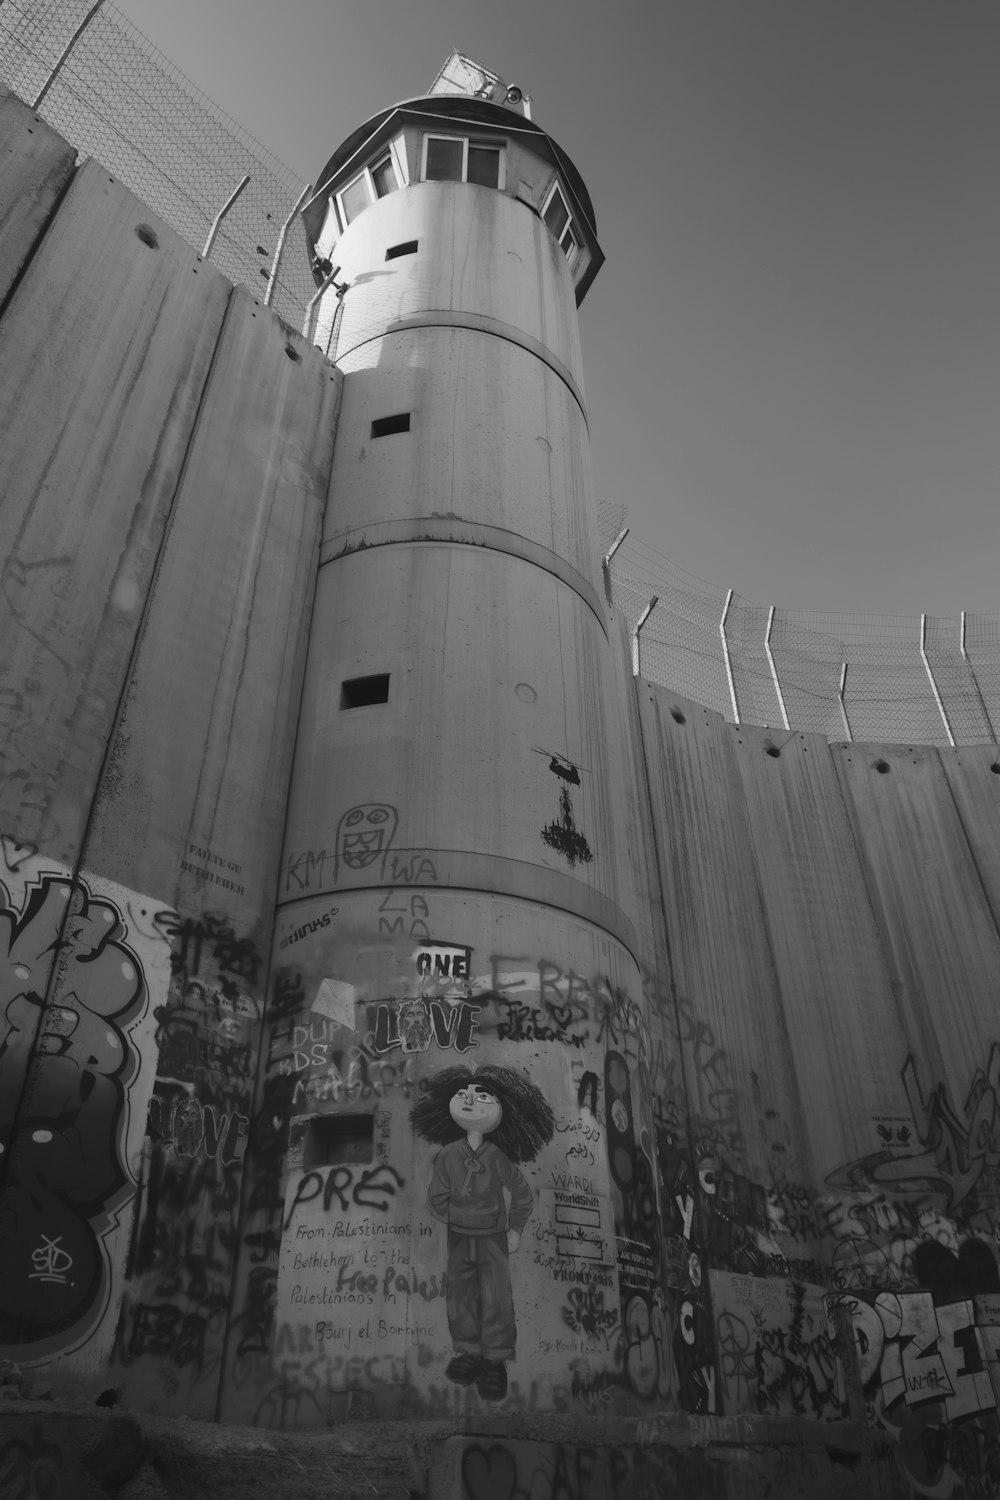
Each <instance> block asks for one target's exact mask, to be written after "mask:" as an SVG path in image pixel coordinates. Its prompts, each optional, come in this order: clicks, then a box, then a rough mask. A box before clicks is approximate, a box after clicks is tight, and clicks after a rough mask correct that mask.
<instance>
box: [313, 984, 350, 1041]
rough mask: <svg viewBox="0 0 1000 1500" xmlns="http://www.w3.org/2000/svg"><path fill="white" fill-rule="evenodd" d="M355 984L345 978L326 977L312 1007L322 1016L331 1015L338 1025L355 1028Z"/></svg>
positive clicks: (331, 1018)
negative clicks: (349, 982)
mask: <svg viewBox="0 0 1000 1500" xmlns="http://www.w3.org/2000/svg"><path fill="white" fill-rule="evenodd" d="M354 998H355V994H354V986H353V984H348V983H347V982H346V980H343V979H324V980H323V981H322V982H321V983H320V987H319V989H318V990H317V991H316V998H315V1000H314V1001H313V1003H312V1009H313V1010H314V1011H315V1012H316V1013H317V1015H321V1016H329V1018H330V1020H331V1021H335V1022H336V1024H337V1025H338V1026H346V1027H347V1029H348V1030H349V1031H353V1030H354Z"/></svg>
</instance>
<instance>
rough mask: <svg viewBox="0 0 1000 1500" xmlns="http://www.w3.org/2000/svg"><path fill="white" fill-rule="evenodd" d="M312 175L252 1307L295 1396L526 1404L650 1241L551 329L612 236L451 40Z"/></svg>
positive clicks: (620, 877) (615, 1313) (607, 773)
mask: <svg viewBox="0 0 1000 1500" xmlns="http://www.w3.org/2000/svg"><path fill="white" fill-rule="evenodd" d="M321 183H322V188H321V192H320V194H319V195H317V197H316V199H315V200H314V202H313V204H312V205H311V207H310V208H309V209H308V210H307V214H306V220H307V225H308V228H309V231H310V238H311V241H312V243H313V246H314V250H315V256H316V261H315V265H316V268H317V278H318V280H319V283H320V285H321V286H322V285H323V283H324V282H325V283H326V284H327V285H326V290H325V292H324V293H323V295H322V299H321V302H320V304H319V311H318V319H317V339H318V341H319V342H320V343H321V344H323V345H327V346H328V347H329V348H330V351H331V354H332V355H333V356H334V357H335V359H336V361H337V364H338V365H339V367H340V369H341V370H342V371H343V372H344V373H345V377H346V378H345V384H344V392H343V405H342V410H341V416H340V420H339V426H338V433H337V440H336V450H335V457H334V465H333V473H332V483H331V491H330V503H329V505H328V509H327V520H326V527H325V532H324V535H323V541H322V549H321V556H320V568H319V578H318V586H317V593H316V602H315V611H314V616H313V624H312V634H311V643H310V649H309V656H308V664H307V668H306V678H305V688H304V697H303V707H302V713H301V719H300V724H299V732H298V743H297V751H296V758H295V767H294V773H293V777H292V786H291V796H290V810H289V816H288V823H287V835H286V845H285V851H284V855H283V861H282V871H281V880H280V891H279V916H278V923H277V928H276V940H275V941H276V949H275V968H274V970H273V983H274V1004H275V1007H276V1014H277V1015H278V1016H279V1017H280V1016H281V1015H284V1016H287V1018H288V1019H287V1025H286V1026H285V1027H284V1029H283V1030H281V1029H280V1027H279V1029H278V1031H277V1032H276V1033H275V1032H272V1038H271V1043H270V1047H269V1055H268V1062H267V1071H266V1076H265V1080H264V1087H265V1089H266V1088H267V1087H268V1086H269V1081H270V1086H271V1087H272V1088H274V1087H278V1086H280V1087H282V1088H283V1089H284V1090H285V1095H284V1098H285V1102H286V1104H287V1106H288V1108H289V1112H290V1115H291V1117H292V1129H291V1142H292V1144H291V1149H290V1156H289V1171H288V1174H287V1182H286V1188H285V1195H284V1213H283V1219H282V1225H283V1228H282V1238H281V1250H280V1269H279V1274H278V1286H277V1312H278V1323H279V1327H281V1326H287V1327H289V1328H291V1329H293V1330H294V1329H297V1328H301V1329H304V1330H306V1332H305V1333H302V1334H301V1338H302V1340H304V1342H303V1343H302V1344H301V1346H300V1344H298V1343H296V1342H295V1340H296V1339H297V1338H298V1337H299V1335H298V1334H294V1333H293V1334H290V1335H289V1338H290V1339H291V1341H292V1346H293V1347H294V1348H295V1349H300V1347H301V1348H302V1349H307V1350H308V1359H309V1361H310V1362H311V1364H310V1368H311V1371H312V1377H311V1378H312V1380H313V1387H314V1388H315V1385H316V1379H317V1377H316V1371H317V1370H319V1371H320V1373H321V1377H322V1378H321V1379H319V1389H320V1392H321V1394H319V1395H317V1396H316V1397H315V1401H316V1411H315V1416H314V1420H316V1421H317V1422H322V1421H327V1420H329V1419H330V1418H331V1417H335V1416H336V1415H337V1413H338V1412H339V1411H342V1410H343V1407H344V1404H345V1402H349V1401H350V1400H352V1399H353V1400H355V1401H356V1400H357V1399H359V1398H360V1395H361V1394H363V1395H364V1400H365V1402H366V1404H367V1406H368V1408H369V1409H371V1410H374V1411H377V1412H379V1413H380V1414H394V1413H395V1414H419V1413H428V1414H434V1413H443V1412H447V1411H451V1410H457V1409H460V1407H461V1405H462V1403H465V1402H469V1401H475V1400H480V1401H483V1402H486V1403H489V1402H498V1401H501V1400H507V1401H510V1402H514V1403H515V1405H520V1406H522V1407H523V1406H525V1405H527V1404H528V1403H529V1393H530V1403H531V1405H532V1406H533V1408H540V1409H545V1408H549V1409H552V1408H554V1407H555V1406H557V1405H558V1404H559V1403H560V1401H565V1398H566V1394H567V1393H568V1390H569V1386H570V1382H571V1378H572V1377H571V1371H572V1370H573V1369H575V1368H578V1367H579V1365H580V1361H581V1360H583V1363H584V1364H585V1366H586V1369H587V1371H588V1375H587V1378H588V1379H589V1378H593V1379H594V1380H598V1381H599V1380H600V1376H601V1361H602V1359H605V1361H606V1363H607V1366H608V1371H609V1372H610V1371H611V1369H612V1366H613V1359H614V1348H613V1345H614V1341H613V1340H609V1341H606V1347H605V1349H604V1353H603V1354H602V1353H601V1352H600V1344H599V1343H598V1344H595V1342H594V1340H593V1339H584V1338H583V1337H582V1332H581V1337H580V1338H579V1339H577V1338H576V1337H574V1334H573V1318H574V1314H573V1308H574V1307H577V1306H579V1307H581V1308H582V1307H583V1306H590V1307H599V1308H601V1309H602V1310H603V1315H604V1316H606V1317H607V1318H608V1320H609V1322H608V1326H609V1327H610V1326H611V1325H612V1323H613V1324H614V1325H615V1326H617V1324H618V1321H619V1317H620V1316H621V1304H622V1303H623V1301H624V1299H627V1298H628V1297H630V1296H631V1295H632V1294H634V1293H635V1292H637V1291H638V1292H640V1293H641V1292H642V1291H643V1290H644V1289H647V1288H649V1287H650V1286H651V1285H652V1283H653V1280H654V1275H655V1270H656V1256H657V1250H656V1244H657V1236H656V1227H655V1225H656V1213H655V1192H654V1189H653V1173H652V1161H651V1156H652V1153H651V1149H650V1140H651V1132H650V1129H649V1121H648V1120H647V1119H646V1118H645V1115H644V1110H645V1109H647V1108H648V1101H647V1103H646V1104H643V1103H642V1102H641V1098H642V1096H643V1091H642V1090H640V1089H639V1088H638V1086H637V1084H638V1079H637V1071H638V1069H639V1068H641V1067H642V1065H643V1062H644V1058H643V1048H644V1037H645V1023H644V1019H643V996H642V985H641V980H640V971H639V966H638V963H637V958H636V938H635V932H634V928H633V923H632V920H631V917H630V911H629V908H630V906H631V904H632V903H631V897H630V896H629V878H630V877H629V874H628V869H629V860H630V852H629V850H628V849H627V848H626V847H624V843H625V829H626V827H627V818H626V815H625V812H624V801H625V788H624V785H623V778H622V775H621V767H622V757H623V754H624V752H623V750H622V748H621V739H620V736H622V734H623V729H622V726H621V725H620V723H619V716H618V714H617V713H616V712H615V710H614V708H613V706H612V705H613V703H614V701H615V700H614V693H613V690H612V683H611V670H612V661H611V655H612V653H611V649H610V645H609V629H608V619H607V613H606V609H605V605H604V601H603V597H602V590H601V586H600V584H601V574H600V565H599V558H598V543H597V531H596V518H595V508H594V498H593V491H592V483H591V475H590V465H589V458H588V433H587V411H586V403H585V397H584V390H583V378H582V373H581V361H580V348H579V339H578V331H577V321H576V305H577V304H578V303H579V302H580V301H581V299H582V298H583V296H584V294H585V292H586V291H587V289H588V287H589V286H590V283H591V281H592V280H593V278H594V276H595V275H596V273H597V271H598V269H599V267H600V265H601V262H602V258H603V257H602V253H601V250H600V247H599V245H598V242H597V237H596V233H595V227H594V214H593V210H592V207H591V203H590V199H589V196H588V194H587V190H586V188H585V186H584V184H583V181H582V180H581V177H580V175H579V173H578V172H577V170H576V168H575V167H574V166H573V164H572V162H571V161H570V160H569V158H568V157H567V156H566V154H565V152H564V151H563V150H562V149H561V148H560V147H559V146H558V145H557V144H556V143H555V141H553V140H552V138H551V137H550V136H548V135H547V134H546V133H545V131H544V130H543V129H541V127H540V126H539V125H538V124H536V123H535V122H534V121H533V120H532V118H531V114H530V102H529V101H528V100H527V99H526V98H525V96H524V94H523V93H522V91H521V90H520V89H518V88H514V87H508V86H507V85H506V84H505V83H504V82H503V80H501V79H499V78H498V77H497V75H495V74H491V73H489V72H488V71H487V70H485V69H483V68H481V67H479V66H478V65H477V64H474V63H472V62H471V60H469V59H467V58H464V57H462V56H461V55H459V54H456V55H455V56H453V57H452V58H451V59H450V60H449V63H448V64H447V65H446V67H445V69H444V70H443V72H442V74H441V75H440V76H439V78H438V79H437V80H436V81H435V84H434V86H433V88H432V91H431V93H430V94H429V95H428V96H426V97H423V98H419V99H415V100H411V101H409V102H407V103H405V104H401V105H398V106H396V107H394V108H392V109H387V110H384V111H382V112H381V113H380V114H378V115H376V116H375V117H374V118H373V119H371V120H368V121H366V122H365V124H364V125H362V126H361V127H360V128H359V129H358V130H356V131H355V132H354V134H353V135H351V136H350V137H349V139H348V140H347V141H345V142H344V144H343V145H342V146H341V147H340V148H339V149H338V150H337V151H336V152H335V153H334V155H333V157H332V158H331V160H330V162H329V164H328V165H327V167H326V169H325V170H324V172H323V174H322V177H321ZM455 1070H458V1071H455ZM463 1070H464V1071H463ZM578 1345H579V1347H577V1346H578ZM297 1357H298V1356H293V1359H294V1358H297ZM301 1358H302V1359H303V1360H305V1359H306V1358H307V1356H306V1354H302V1355H301ZM623 1395H627V1393H625V1392H624V1391H623Z"/></svg>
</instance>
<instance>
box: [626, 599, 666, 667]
mask: <svg viewBox="0 0 1000 1500" xmlns="http://www.w3.org/2000/svg"><path fill="white" fill-rule="evenodd" d="M659 602H660V596H659V594H654V595H653V597H652V599H650V601H649V603H648V604H647V605H646V608H645V609H644V610H643V612H642V614H641V615H640V616H639V618H638V620H636V622H635V629H634V630H633V631H632V676H633V677H638V676H639V631H640V630H641V629H642V627H643V626H644V625H645V623H646V621H647V620H648V619H649V617H650V615H651V614H652V613H653V610H654V609H655V608H656V606H657V605H658V604H659Z"/></svg>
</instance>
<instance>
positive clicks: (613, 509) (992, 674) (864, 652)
mask: <svg viewBox="0 0 1000 1500" xmlns="http://www.w3.org/2000/svg"><path fill="white" fill-rule="evenodd" d="M624 514H625V507H624V506H621V505H618V506H615V505H611V504H607V505H603V506H601V507H599V527H600V534H601V541H602V547H604V548H605V550H606V549H607V548H608V547H610V545H611V542H612V541H613V540H614V538H615V537H616V536H617V535H618V533H619V532H620V530H621V528H622V525H623V523H624ZM610 574H611V586H612V591H613V599H614V603H615V605H616V607H617V608H618V609H620V610H621V611H622V613H623V614H624V615H625V617H626V619H627V621H628V623H629V626H630V627H631V629H632V630H633V631H634V630H635V627H636V624H637V623H638V621H639V620H640V618H641V616H642V613H643V611H644V610H645V609H646V608H647V606H648V605H649V601H650V599H651V598H652V597H653V596H654V595H655V596H656V597H657V603H656V606H655V608H654V609H653V611H652V612H651V613H650V615H649V616H648V618H647V619H646V621H645V622H644V623H643V626H642V633H641V637H640V642H639V653H638V654H639V670H640V672H641V675H642V676H643V677H647V678H649V680H650V681H652V682H655V683H658V684H659V685H660V686H661V687H665V688H669V689H672V690H673V691H674V692H676V693H679V694H680V695H681V696H683V697H685V698H691V699H693V700H694V701H695V702H697V703H703V704H704V705H705V706H706V707H707V708H712V709H715V710H716V711H717V712H718V713H721V714H723V715H724V716H725V717H726V718H727V719H729V720H731V721H733V722H735V723H744V724H763V725H770V726H772V727H774V728H776V729H779V730H780V729H789V730H805V731H808V732H813V733H816V734H823V735H825V736H826V737H827V739H830V740H834V741H837V740H868V741H872V740H874V741H884V742H888V743H892V744H902V743H907V744H914V743H915V744H921V745H975V744H987V743H996V741H997V731H998V729H1000V615H994V614H989V615H985V614H961V615H957V616H954V617H942V616H934V615H875V614H838V613H832V612H829V613H824V612H821V611H814V610H791V609H777V608H769V607H766V606H763V605H759V604H753V603H752V602H751V601H750V600H749V599H744V598H743V597H742V596H741V595H739V594H736V593H734V592H732V591H731V590H727V589H724V588H719V587H717V586H715V585H713V584H710V583H705V582H704V581H703V580H702V579H699V578H693V577H692V576H691V575H690V574H689V573H684V572H683V571H682V570H681V569H680V568H677V567H675V566H674V565H673V564H672V563H671V562H669V561H668V559H667V558H665V557H663V556H662V555H661V554H659V553H657V552H655V551H653V550H652V549H651V548H649V547H646V546H644V545H643V544H642V543H641V542H638V541H634V540H633V539H632V538H631V536H630V537H628V538H626V540H625V542H624V543H623V544H622V546H621V547H619V549H618V550H617V551H616V552H615V554H614V557H613V558H612V561H611V566H610Z"/></svg>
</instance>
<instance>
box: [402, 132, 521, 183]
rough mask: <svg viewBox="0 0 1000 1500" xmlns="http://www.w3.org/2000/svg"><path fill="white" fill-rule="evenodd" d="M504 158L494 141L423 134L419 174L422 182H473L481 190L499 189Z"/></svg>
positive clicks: (502, 180)
mask: <svg viewBox="0 0 1000 1500" xmlns="http://www.w3.org/2000/svg"><path fill="white" fill-rule="evenodd" d="M504 155H505V153H504V148H503V146H502V145H497V144H496V143H494V142H493V141H476V140H470V139H469V138H468V137H467V136H457V135H425V136H424V161H423V172H422V174H421V175H422V177H423V179H424V181H425V182H475V183H478V184H479V186H480V187H491V188H502V187H503V185H504Z"/></svg>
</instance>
